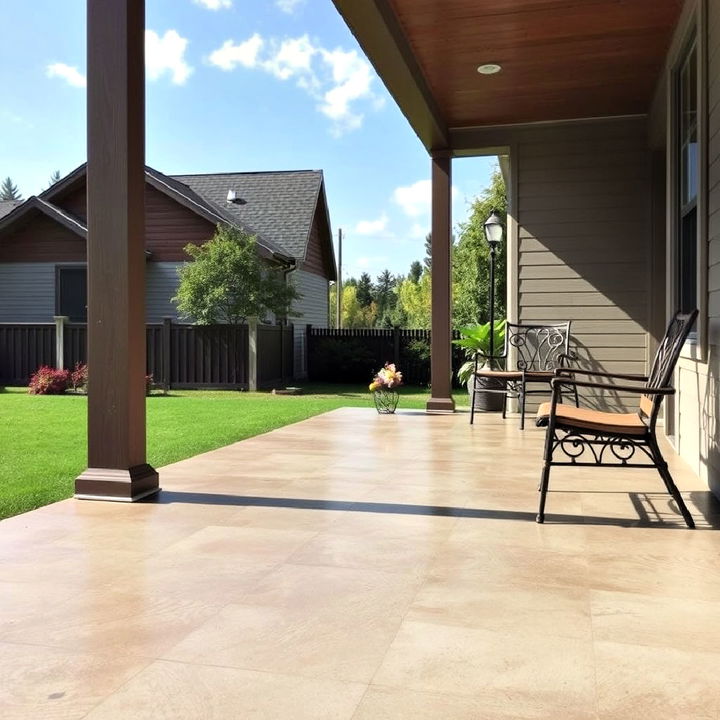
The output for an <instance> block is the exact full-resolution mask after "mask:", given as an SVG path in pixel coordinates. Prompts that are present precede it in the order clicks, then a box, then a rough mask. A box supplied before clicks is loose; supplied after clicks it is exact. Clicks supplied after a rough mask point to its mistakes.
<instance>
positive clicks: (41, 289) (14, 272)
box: [0, 263, 55, 323]
mask: <svg viewBox="0 0 720 720" xmlns="http://www.w3.org/2000/svg"><path fill="white" fill-rule="evenodd" d="M54 314H55V263H0V322H4V323H38V322H39V323H47V322H52V319H53V315H54Z"/></svg>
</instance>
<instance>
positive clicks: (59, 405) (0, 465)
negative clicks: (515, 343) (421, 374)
mask: <svg viewBox="0 0 720 720" xmlns="http://www.w3.org/2000/svg"><path fill="white" fill-rule="evenodd" d="M304 390H305V394H303V395H298V396H280V395H271V394H270V393H267V392H264V393H262V392H261V393H247V392H233V391H200V390H187V391H172V392H171V393H170V394H169V395H167V396H162V395H153V396H152V397H150V398H148V401H147V443H148V462H149V463H150V464H151V465H153V466H154V467H162V466H163V465H167V464H169V463H172V462H177V461H178V460H183V459H185V458H188V457H192V456H193V455H197V454H198V453H201V452H206V451H208V450H213V449H215V448H218V447H222V446H223V445H228V444H230V443H233V442H237V441H238V440H244V439H245V438H248V437H252V436H254V435H259V434H261V433H264V432H268V431H269V430H274V429H275V428H279V427H282V426H283V425H288V424H290V423H294V422H298V421H300V420H305V419H306V418H309V417H312V416H313V415H318V414H320V413H323V412H327V411H329V410H334V409H336V408H340V407H371V406H372V398H371V397H370V395H369V393H368V392H367V389H366V388H361V387H358V386H356V385H353V386H342V385H306V386H305V387H304ZM427 398H428V393H427V391H426V390H421V389H419V388H410V387H407V388H403V390H402V397H401V407H402V408H418V409H422V408H424V407H425V402H426V401H427ZM456 402H458V404H461V403H462V404H467V394H466V393H464V392H458V393H457V395H456ZM86 421H87V398H86V397H84V396H82V395H56V396H49V395H48V396H38V395H28V394H27V390H25V389H24V388H8V389H6V390H4V391H3V390H1V389H0V437H2V441H1V443H0V519H2V518H4V517H9V516H11V515H17V514H18V513H22V512H26V511H28V510H32V509H34V508H37V507H40V506H42V505H47V504H48V503H51V502H56V501H58V500H62V499H64V498H67V497H70V495H72V489H73V480H74V478H75V477H76V476H77V475H78V474H79V473H81V472H82V471H83V470H84V469H85V467H86V453H87V441H86Z"/></svg>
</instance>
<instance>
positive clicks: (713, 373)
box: [675, 2, 720, 497]
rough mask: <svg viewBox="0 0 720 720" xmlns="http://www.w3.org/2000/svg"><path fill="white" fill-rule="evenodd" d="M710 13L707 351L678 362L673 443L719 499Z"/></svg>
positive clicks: (714, 85)
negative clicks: (704, 353)
mask: <svg viewBox="0 0 720 720" xmlns="http://www.w3.org/2000/svg"><path fill="white" fill-rule="evenodd" d="M707 13H708V15H707V26H706V29H705V32H706V36H705V37H706V38H707V58H708V63H707V67H708V72H707V78H708V82H707V112H708V114H707V177H708V182H707V204H706V211H707V265H706V270H707V352H706V356H705V357H704V358H703V359H699V358H698V359H693V358H692V357H683V358H681V360H680V363H679V367H678V372H677V377H676V385H677V389H678V396H677V408H676V416H675V423H676V436H675V442H676V447H677V450H678V452H679V453H680V455H681V456H682V457H683V458H684V459H685V460H686V461H687V462H688V464H689V465H690V466H691V467H692V468H693V470H694V471H695V472H696V473H697V474H698V475H699V476H700V477H701V478H702V479H703V480H704V481H705V482H707V484H708V486H709V487H710V489H711V490H712V491H713V492H714V493H715V494H716V495H717V496H718V497H720V443H719V441H718V430H719V427H718V420H719V419H720V5H719V4H718V3H716V2H708V3H707ZM701 152H702V148H701Z"/></svg>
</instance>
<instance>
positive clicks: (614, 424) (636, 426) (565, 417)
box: [535, 402, 648, 435]
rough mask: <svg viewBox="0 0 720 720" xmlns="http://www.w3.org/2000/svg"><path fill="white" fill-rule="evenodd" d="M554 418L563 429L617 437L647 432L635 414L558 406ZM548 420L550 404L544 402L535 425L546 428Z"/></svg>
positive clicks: (645, 426)
mask: <svg viewBox="0 0 720 720" xmlns="http://www.w3.org/2000/svg"><path fill="white" fill-rule="evenodd" d="M555 418H556V421H557V423H558V424H559V425H561V426H562V427H563V428H580V429H583V430H595V431H596V432H610V433H617V434H619V435H645V433H647V430H648V429H647V425H645V423H644V422H643V421H642V420H641V419H640V416H639V415H638V414H637V413H613V412H602V411H600V410H590V409H588V408H576V407H574V406H572V405H562V404H560V405H557V406H556V407H555ZM549 420H550V403H549V402H546V403H543V404H542V405H541V406H540V407H539V408H538V411H537V417H536V418H535V424H536V425H537V426H538V427H547V424H548V422H549Z"/></svg>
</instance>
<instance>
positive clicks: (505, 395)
mask: <svg viewBox="0 0 720 720" xmlns="http://www.w3.org/2000/svg"><path fill="white" fill-rule="evenodd" d="M507 398H508V396H507V393H505V394H504V395H503V411H502V419H503V420H504V419H505V416H506V415H507Z"/></svg>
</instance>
